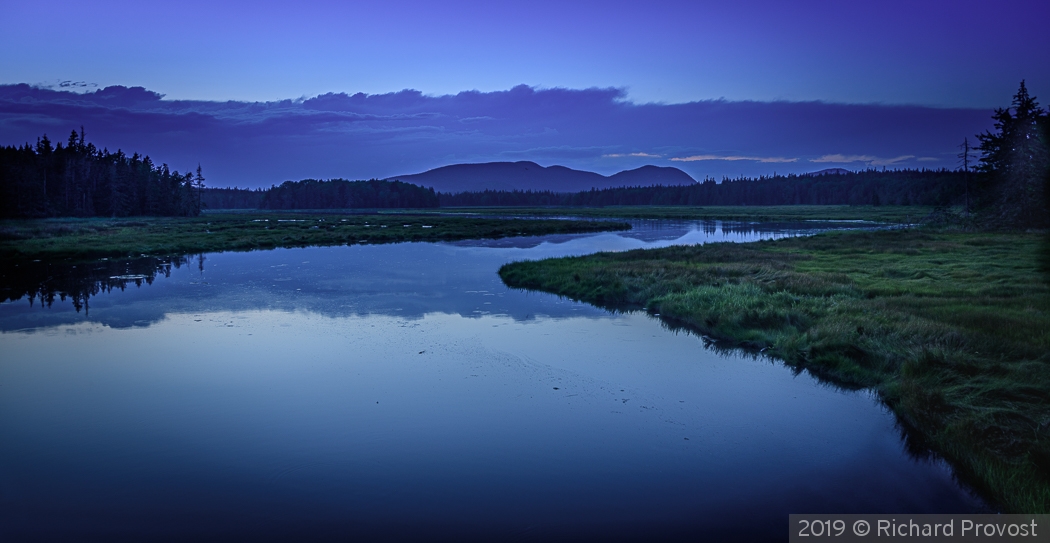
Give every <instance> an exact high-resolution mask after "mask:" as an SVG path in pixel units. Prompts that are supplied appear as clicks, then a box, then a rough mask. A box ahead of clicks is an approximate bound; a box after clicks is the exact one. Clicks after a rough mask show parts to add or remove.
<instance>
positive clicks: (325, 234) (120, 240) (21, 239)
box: [0, 212, 630, 259]
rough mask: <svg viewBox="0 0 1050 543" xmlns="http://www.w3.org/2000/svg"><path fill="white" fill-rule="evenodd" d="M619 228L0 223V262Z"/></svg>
mask: <svg viewBox="0 0 1050 543" xmlns="http://www.w3.org/2000/svg"><path fill="white" fill-rule="evenodd" d="M629 228H630V226H629V225H628V224H626V223H616V222H608V221H605V222H592V221H564V220H553V219H552V220H526V219H512V220H503V219H480V218H472V217H446V216H434V215H419V214H389V213H385V214H381V215H379V214H376V215H358V214H354V215H345V214H319V213H302V212H299V213H276V212H275V213H268V212H252V213H219V214H206V215H202V216H200V217H194V218H134V219H44V220H30V221H3V222H0V257H2V258H32V259H55V258H74V259H80V258H97V257H122V256H138V255H142V254H147V255H170V254H188V253H204V252H215V251H244V250H253V249H273V248H276V247H302V246H310V245H345V244H355V243H396V242H403V241H452V240H461V239H478V238H501V237H508V236H539V235H547V234H566V233H578V232H597V231H605V230H626V229H629Z"/></svg>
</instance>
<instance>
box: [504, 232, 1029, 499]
mask: <svg viewBox="0 0 1050 543" xmlns="http://www.w3.org/2000/svg"><path fill="white" fill-rule="evenodd" d="M1042 243H1043V241H1042V236H1041V235H1039V234H1030V233H963V232H948V231H937V230H932V229H909V230H891V231H873V232H868V231H844V232H831V233H825V234H820V235H816V236H812V237H805V238H792V239H783V240H778V241H764V242H757V243H751V244H711V245H704V246H687V247H669V248H665V249H654V250H636V251H629V252H623V253H599V254H595V255H589V256H584V257H576V258H560V259H549V260H543V261H538V262H518V263H512V264H508V265H506V266H504V267H503V268H501V269H500V276H501V277H502V278H503V280H504V282H506V284H508V285H509V286H511V287H518V288H524V289H538V290H543V291H546V292H552V293H556V294H560V295H563V296H567V297H570V298H573V299H577V300H583V301H586V302H590V303H594V304H597V305H602V306H606V307H612V308H631V307H637V308H643V307H644V308H646V309H647V310H648V311H650V312H652V313H659V314H660V315H661V316H662V317H664V318H666V319H668V320H669V321H671V323H673V324H675V325H683V326H686V327H688V328H691V329H693V330H695V331H697V332H699V333H700V334H703V335H706V336H709V337H711V338H714V339H716V340H718V341H719V342H720V343H722V344H723V345H727V346H739V347H745V348H749V349H752V350H756V351H764V352H765V353H768V354H770V355H773V356H776V357H778V358H780V359H782V360H784V361H785V362H786V363H787V364H789V365H791V366H794V367H796V368H799V369H805V370H808V371H810V372H812V373H814V374H815V375H817V376H819V377H821V378H823V379H826V380H829V381H832V382H834V383H836V384H838V385H841V386H845V387H851V388H862V387H870V388H872V389H874V390H875V391H877V392H878V394H879V395H880V397H881V398H882V399H883V400H884V401H885V402H886V403H887V404H888V405H889V406H890V407H891V408H892V409H893V410H894V412H895V413H896V414H897V415H898V417H899V419H900V420H901V421H902V423H903V424H904V425H905V426H906V427H907V428H910V429H911V430H912V431H913V432H917V433H918V434H919V435H920V436H922V438H923V441H925V442H926V443H928V444H930V446H931V447H932V448H933V449H934V450H935V451H937V452H938V453H940V454H942V455H944V456H945V457H946V458H947V459H949V461H950V462H952V464H953V465H954V466H955V467H956V469H957V473H959V474H960V475H961V476H962V477H963V479H965V480H967V481H968V482H970V483H972V484H974V485H975V486H976V487H977V488H978V489H979V490H980V491H981V492H982V493H983V494H984V495H986V496H988V497H990V499H992V500H993V501H994V502H997V503H998V504H1000V506H1001V507H1002V508H1003V509H1004V510H1005V511H1009V512H1018V513H1020V512H1024V513H1047V512H1050V289H1048V283H1047V276H1046V275H1045V273H1044V272H1043V271H1042V270H1041V268H1040V251H1041V249H1040V247H1041V244H1042Z"/></svg>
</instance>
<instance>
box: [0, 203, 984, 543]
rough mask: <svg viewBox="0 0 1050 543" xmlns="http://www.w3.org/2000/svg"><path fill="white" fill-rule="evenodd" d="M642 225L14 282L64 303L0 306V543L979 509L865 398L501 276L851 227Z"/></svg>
mask: <svg viewBox="0 0 1050 543" xmlns="http://www.w3.org/2000/svg"><path fill="white" fill-rule="evenodd" d="M837 226H842V225H837ZM634 227H635V228H634V230H632V231H627V232H616V233H602V234H587V235H562V236H549V237H542V238H536V237H526V238H507V239H502V240H487V241H485V240H482V241H465V242H457V243H403V244H395V245H359V246H349V247H315V248H304V249H278V250H273V251H255V252H247V253H217V254H207V255H199V256H192V257H188V258H186V259H178V258H176V259H167V260H164V259H152V258H143V259H139V260H138V261H136V262H132V263H124V262H115V261H105V262H101V261H100V262H99V263H97V265H95V266H94V267H92V266H85V265H81V266H80V268H78V269H76V270H73V269H60V268H61V266H59V265H56V264H48V263H24V269H25V270H27V271H26V273H25V274H24V277H21V278H20V279H19V281H21V283H19V284H17V285H14V283H15V282H18V281H12V280H11V279H10V278H9V279H8V282H9V283H11V284H8V285H4V288H6V289H7V292H8V293H9V294H10V293H15V294H16V295H20V294H21V293H22V290H26V288H27V287H25V284H27V283H26V282H27V281H28V282H29V284H32V283H33V282H34V281H35V282H36V283H44V282H47V281H51V283H52V285H51V286H50V287H47V289H50V290H49V292H50V293H51V294H52V295H54V300H53V302H52V303H51V304H50V305H47V304H44V305H41V299H40V296H39V295H36V296H34V298H33V299H32V300H30V299H29V297H28V296H27V295H20V297H19V296H11V297H18V299H15V300H13V301H8V302H5V303H2V304H0V539H4V537H3V535H4V534H5V533H6V534H7V536H9V539H4V540H13V541H15V540H22V539H25V540H50V539H59V540H62V539H77V540H105V541H115V540H129V541H141V540H160V539H173V540H187V539H213V538H214V539H235V538H242V539H245V538H247V539H251V540H268V539H273V540H323V539H331V540H341V541H344V540H348V539H355V540H400V539H425V540H441V539H448V540H469V539H478V540H537V541H549V540H569V539H572V540H579V539H602V540H608V541H614V540H634V539H648V540H657V539H662V540H691V541H695V540H713V539H719V540H748V541H755V540H779V539H786V537H787V515H788V513H851V512H857V513H886V512H890V513H896V512H900V513H904V512H907V513H934V512H951V513H961V512H982V511H986V510H987V506H986V505H984V504H983V502H982V501H981V500H980V499H978V498H976V497H974V495H973V494H972V493H971V492H970V491H969V490H968V489H967V488H965V487H964V486H963V485H961V484H960V483H959V482H957V481H956V480H955V479H954V477H953V475H952V472H951V469H950V468H949V466H947V465H946V464H945V463H944V462H943V461H942V460H940V459H938V458H936V457H933V456H930V455H927V454H924V453H923V452H922V451H921V448H919V447H917V446H915V445H914V444H910V443H909V440H907V439H905V438H904V437H903V435H902V431H901V430H900V429H899V428H898V426H897V424H896V421H895V418H894V416H893V414H892V413H890V412H889V411H888V410H887V409H886V408H885V407H884V406H882V405H881V404H880V403H879V402H878V400H877V398H875V397H874V395H873V394H871V393H870V392H867V391H847V390H842V389H840V388H837V387H835V386H832V385H829V384H827V383H822V382H821V381H819V380H818V379H816V378H814V377H812V376H810V375H808V374H806V373H802V374H796V373H794V372H793V371H792V370H791V369H790V368H787V367H785V366H784V365H783V364H781V363H779V362H778V361H776V360H771V359H768V358H765V357H760V356H758V357H756V356H753V355H749V354H747V353H743V352H738V351H728V352H727V351H723V350H718V349H714V348H712V347H709V346H707V345H706V342H705V341H704V339H703V338H701V337H697V336H695V335H693V334H690V333H686V332H682V331H676V330H674V329H672V328H670V327H668V326H666V325H664V324H663V323H662V322H661V321H660V319H659V318H656V317H653V316H650V315H647V314H645V313H642V312H610V311H607V310H604V309H600V308H596V307H593V306H590V305H588V304H584V303H577V302H573V301H570V300H566V299H560V298H558V297H557V296H553V295H549V294H544V293H537V292H523V291H516V290H512V289H508V288H507V287H506V286H504V285H503V284H502V283H501V281H500V279H499V277H498V276H497V275H496V270H497V269H498V268H499V266H500V265H501V264H503V263H505V262H510V261H514V260H520V259H537V258H546V257H554V256H566V255H580V254H587V253H592V252H595V251H602V250H626V249H632V248H641V247H659V246H666V245H671V244H684V243H690V244H691V243H707V242H714V241H734V242H745V241H754V240H757V239H765V238H775V237H782V236H791V235H803V234H809V233H813V232H815V231H818V230H822V229H826V228H831V227H836V225H825V224H820V223H811V224H800V225H740V224H736V225H731V224H722V223H713V222H709V223H692V222H667V221H635V222H634ZM143 270H145V271H143ZM92 274H94V275H92ZM57 278H62V279H61V281H60V280H59V279H57ZM55 285H58V286H55ZM63 285H65V286H63ZM85 285H87V286H85ZM38 286H39V285H38ZM34 288H36V287H28V290H26V292H36V291H35V290H34ZM19 289H22V290H19ZM47 289H45V290H47ZM63 289H65V290H63ZM77 289H80V290H79V291H78V290H77ZM63 294H65V299H63V298H62V296H61V295H63ZM74 302H75V303H74Z"/></svg>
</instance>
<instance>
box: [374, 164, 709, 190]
mask: <svg viewBox="0 0 1050 543" xmlns="http://www.w3.org/2000/svg"><path fill="white" fill-rule="evenodd" d="M386 181H403V182H405V183H413V184H416V185H421V186H424V187H431V188H433V189H434V190H435V191H438V192H475V191H484V190H536V191H545V190H549V191H552V192H580V191H586V190H591V189H592V188H593V189H605V188H615V187H628V186H652V185H691V184H693V183H696V180H695V179H693V178H692V177H691V176H690V175H689V174H687V173H685V172H683V171H682V170H679V169H678V168H673V167H667V166H653V165H646V166H642V167H639V168H634V169H631V170H624V171H621V172H617V173H615V174H613V175H608V176H606V175H602V174H600V173H595V172H589V171H585V170H574V169H572V168H568V167H565V166H559V165H553V166H540V165H539V164H537V163H535V162H532V161H527V160H522V161H518V162H480V163H473V164H450V165H448V166H441V167H439V168H434V169H431V170H427V171H425V172H421V173H416V174H409V175H399V176H394V177H388V178H386Z"/></svg>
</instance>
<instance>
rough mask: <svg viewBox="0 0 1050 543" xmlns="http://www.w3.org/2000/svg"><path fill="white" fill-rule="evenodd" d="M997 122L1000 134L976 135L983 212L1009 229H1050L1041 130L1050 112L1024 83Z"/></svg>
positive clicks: (998, 113)
mask: <svg viewBox="0 0 1050 543" xmlns="http://www.w3.org/2000/svg"><path fill="white" fill-rule="evenodd" d="M992 118H993V119H994V120H995V130H996V132H995V133H992V132H985V133H984V134H978V135H977V138H978V139H979V140H980V142H981V144H980V146H979V147H978V149H979V150H980V151H981V152H982V157H981V163H980V166H979V170H980V172H981V174H982V181H983V182H982V185H983V188H984V195H983V196H984V200H983V202H982V204H983V207H984V208H985V209H986V211H987V212H989V214H990V218H992V219H993V220H996V221H998V222H1000V223H1001V224H1004V225H1009V226H1019V227H1041V226H1047V224H1048V223H1050V220H1048V219H1050V218H1048V217H1047V213H1046V211H1045V208H1044V206H1043V205H1042V204H1043V202H1044V198H1045V197H1046V195H1045V191H1046V187H1045V185H1046V183H1045V176H1046V169H1047V167H1048V166H1050V156H1048V154H1050V153H1048V148H1047V142H1046V140H1045V138H1044V134H1043V133H1042V130H1041V129H1040V127H1041V126H1042V125H1043V124H1045V122H1046V121H1045V118H1046V112H1045V111H1043V109H1042V108H1040V107H1039V103H1038V102H1036V99H1035V97H1034V96H1030V95H1029V94H1028V89H1027V88H1026V87H1025V84H1024V81H1021V87H1020V89H1018V91H1017V94H1015V95H1014V99H1013V104H1012V106H1011V107H1010V108H999V109H996V110H995V114H994V115H992Z"/></svg>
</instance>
